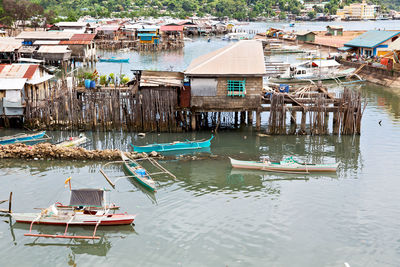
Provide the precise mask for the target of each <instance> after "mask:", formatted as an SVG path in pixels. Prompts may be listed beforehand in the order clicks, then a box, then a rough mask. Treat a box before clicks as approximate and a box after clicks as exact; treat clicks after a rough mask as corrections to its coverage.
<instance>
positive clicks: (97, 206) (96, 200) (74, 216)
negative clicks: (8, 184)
mask: <svg viewBox="0 0 400 267" xmlns="http://www.w3.org/2000/svg"><path fill="white" fill-rule="evenodd" d="M111 209H113V208H112V207H111V206H107V205H105V192H104V190H102V189H72V190H71V199H70V203H69V205H68V206H63V205H62V204H61V203H55V204H53V205H51V206H50V207H48V208H46V209H42V210H41V212H40V213H10V215H11V216H12V218H14V220H15V221H16V222H18V223H30V224H31V226H30V229H29V233H27V234H24V235H25V236H33V237H51V238H71V239H99V238H100V237H98V236H96V230H97V227H98V226H99V225H128V224H132V223H133V221H134V219H135V216H136V215H129V214H126V213H120V214H115V213H110V210H111ZM33 224H48V225H65V232H64V234H63V235H51V234H33V233H32V226H33ZM70 225H92V226H95V228H94V232H93V235H91V236H76V235H67V230H68V226H70Z"/></svg>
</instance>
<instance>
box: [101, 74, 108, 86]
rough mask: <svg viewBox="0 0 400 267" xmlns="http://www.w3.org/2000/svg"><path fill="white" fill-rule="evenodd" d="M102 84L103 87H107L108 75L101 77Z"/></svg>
mask: <svg viewBox="0 0 400 267" xmlns="http://www.w3.org/2000/svg"><path fill="white" fill-rule="evenodd" d="M100 84H101V85H107V75H101V76H100Z"/></svg>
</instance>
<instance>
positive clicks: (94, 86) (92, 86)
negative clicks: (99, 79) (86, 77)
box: [90, 81, 96, 89]
mask: <svg viewBox="0 0 400 267" xmlns="http://www.w3.org/2000/svg"><path fill="white" fill-rule="evenodd" d="M90 88H92V89H94V88H96V81H90Z"/></svg>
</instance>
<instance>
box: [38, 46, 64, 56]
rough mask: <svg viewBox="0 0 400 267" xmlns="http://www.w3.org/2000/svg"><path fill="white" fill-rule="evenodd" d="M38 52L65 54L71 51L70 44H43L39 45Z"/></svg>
mask: <svg viewBox="0 0 400 267" xmlns="http://www.w3.org/2000/svg"><path fill="white" fill-rule="evenodd" d="M37 52H38V53H48V54H64V53H68V52H71V50H69V49H68V45H42V46H41V47H39V50H38V51H37Z"/></svg>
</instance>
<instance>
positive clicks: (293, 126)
mask: <svg viewBox="0 0 400 267" xmlns="http://www.w3.org/2000/svg"><path fill="white" fill-rule="evenodd" d="M296 115H297V112H296V111H293V110H292V111H291V112H290V134H295V133H296V127H297V125H296V124H297V117H296Z"/></svg>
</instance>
